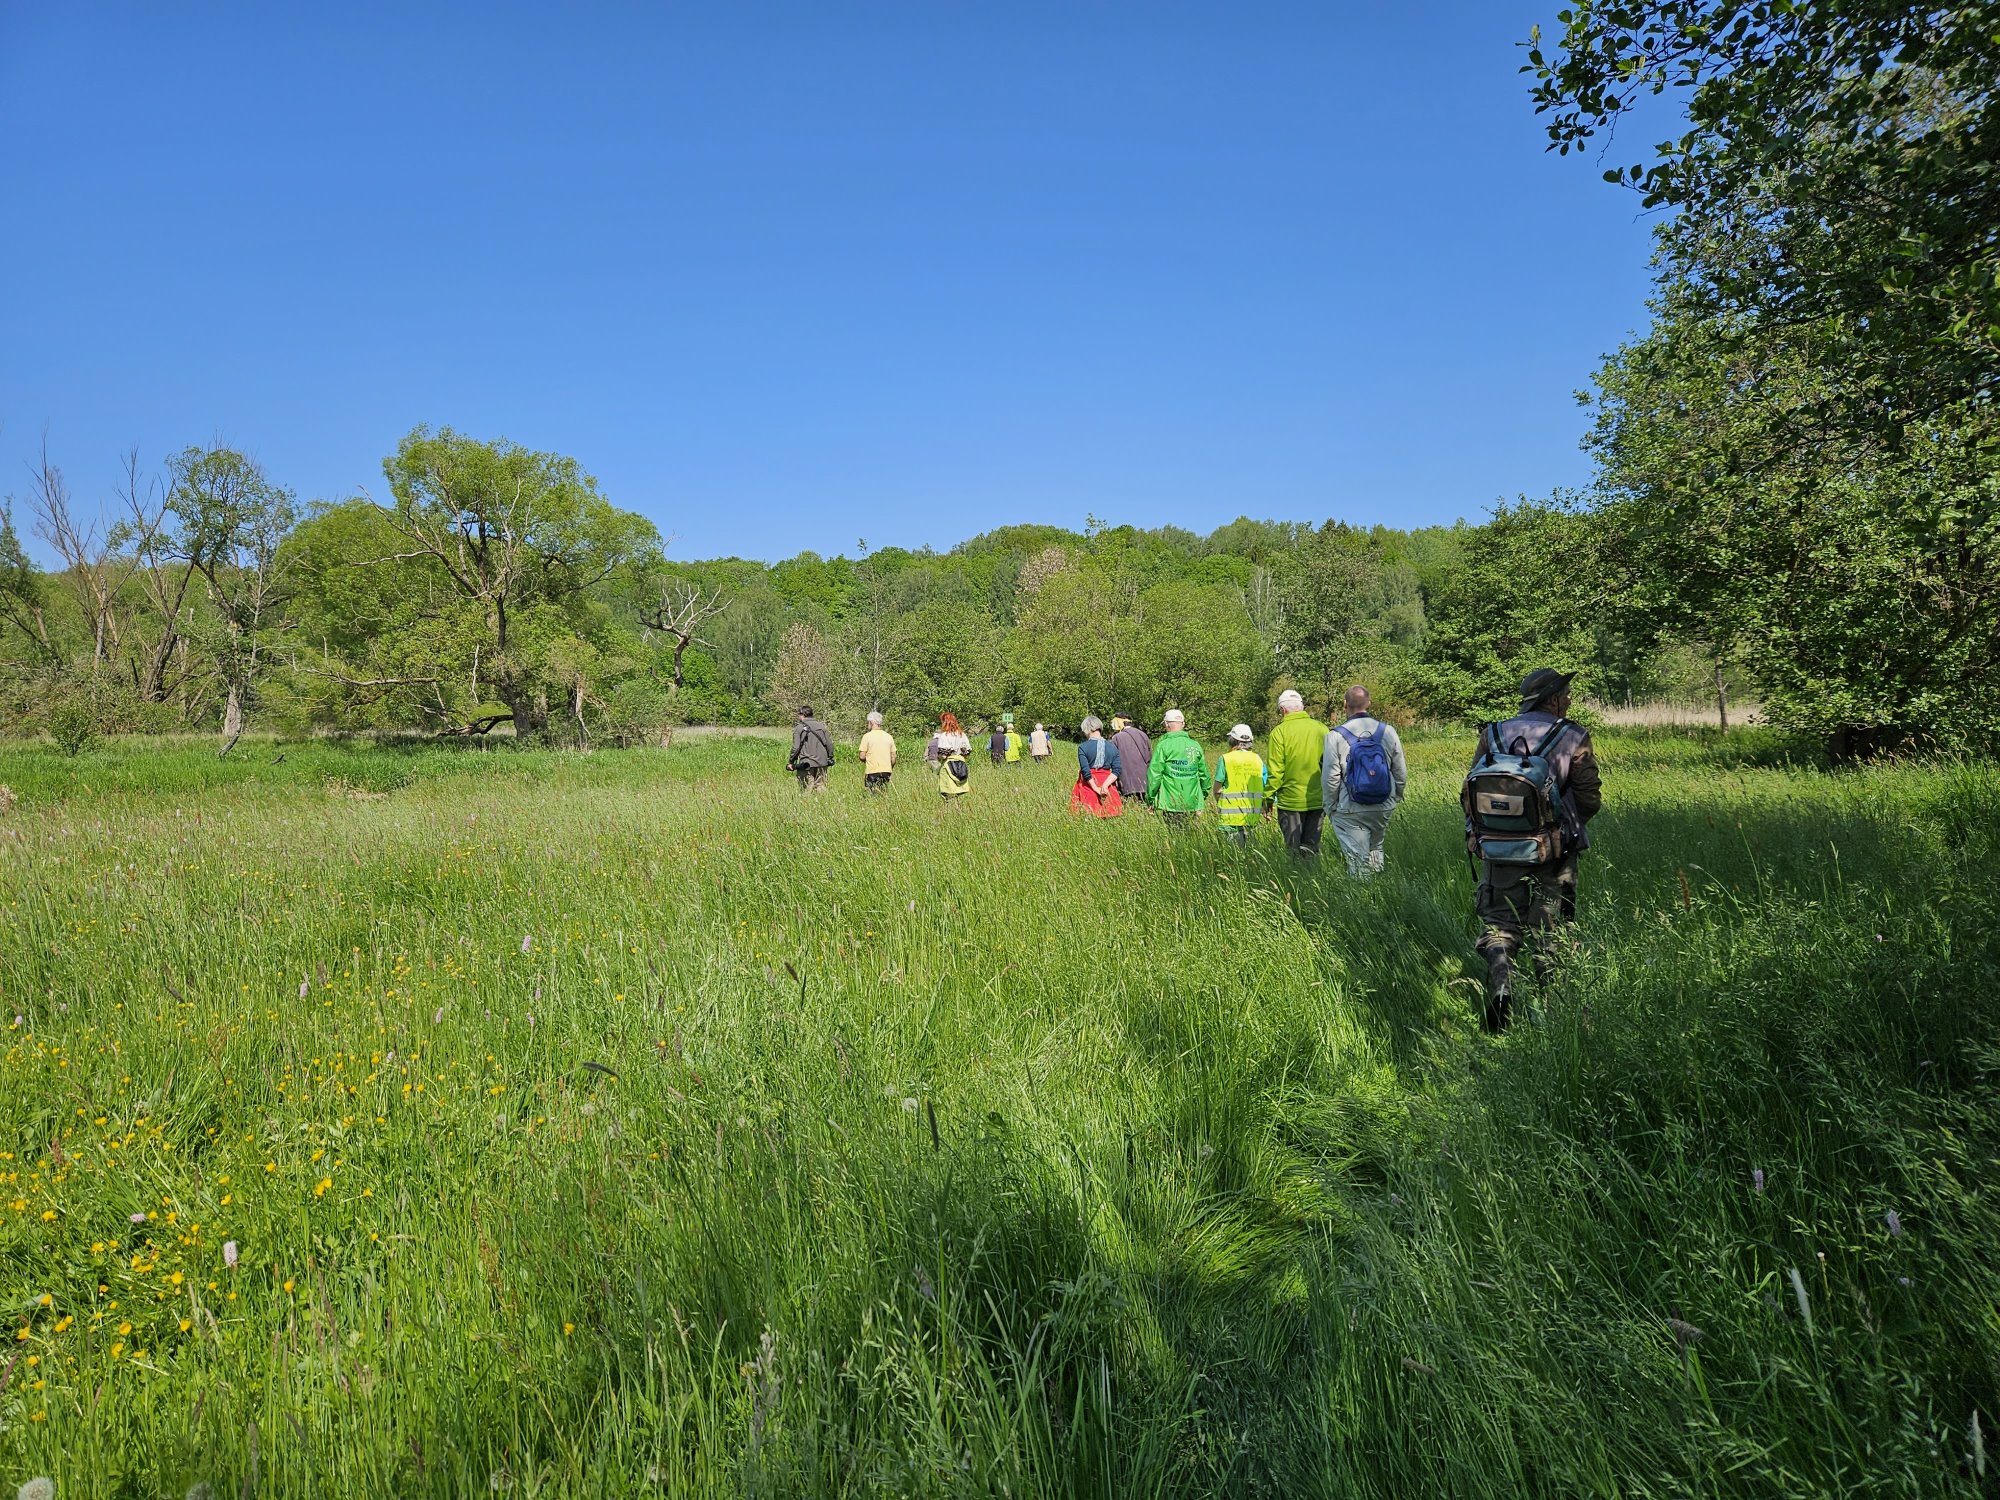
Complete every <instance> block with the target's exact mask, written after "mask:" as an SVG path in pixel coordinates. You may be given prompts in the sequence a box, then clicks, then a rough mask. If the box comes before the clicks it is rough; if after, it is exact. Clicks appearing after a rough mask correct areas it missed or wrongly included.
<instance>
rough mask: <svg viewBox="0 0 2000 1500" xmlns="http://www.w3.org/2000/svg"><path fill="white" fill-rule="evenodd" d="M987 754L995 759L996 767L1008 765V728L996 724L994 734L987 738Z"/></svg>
mask: <svg viewBox="0 0 2000 1500" xmlns="http://www.w3.org/2000/svg"><path fill="white" fill-rule="evenodd" d="M986 753H987V754H988V755H990V756H992V757H993V764H994V765H996V766H1000V765H1005V764H1006V763H1007V726H1006V725H1005V724H1001V723H995V724H994V726H993V732H992V733H991V734H989V735H988V736H987V737H986Z"/></svg>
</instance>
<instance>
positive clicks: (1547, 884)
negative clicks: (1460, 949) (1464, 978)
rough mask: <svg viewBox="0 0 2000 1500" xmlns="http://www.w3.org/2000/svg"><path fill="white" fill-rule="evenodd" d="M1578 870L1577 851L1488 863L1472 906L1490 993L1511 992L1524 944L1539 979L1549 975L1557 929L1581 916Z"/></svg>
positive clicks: (1496, 994) (1497, 994) (1493, 995)
mask: <svg viewBox="0 0 2000 1500" xmlns="http://www.w3.org/2000/svg"><path fill="white" fill-rule="evenodd" d="M1576 873H1577V856H1576V855H1575V854H1573V853H1572V854H1566V855H1564V856H1563V857H1562V858H1561V859H1558V860H1554V861H1552V862H1550V863H1549V864H1545V865H1495V864H1488V865H1486V866H1484V868H1483V870H1482V872H1481V878H1480V881H1479V889H1478V891H1477V892H1476V893H1475V894H1474V897H1473V908H1474V910H1475V911H1476V912H1477V913H1478V916H1479V948H1478V951H1479V956H1480V957H1481V958H1483V959H1485V960H1486V993H1487V995H1488V996H1489V997H1495V998H1497V997H1499V996H1501V995H1509V996H1511V995H1512V993H1513V990H1514V961H1515V959H1516V958H1517V957H1518V956H1519V954H1520V952H1521V950H1522V949H1523V948H1526V949H1527V950H1528V956H1529V959H1530V960H1531V962H1532V965H1533V968H1534V972H1535V978H1536V979H1537V981H1539V980H1541V979H1542V978H1543V977H1544V974H1545V971H1546V969H1547V965H1548V949H1549V945H1550V943H1551V941H1552V940H1553V938H1554V937H1555V934H1556V931H1557V929H1559V928H1561V927H1563V926H1565V925H1567V924H1568V923H1570V922H1574V921H1575V920H1576Z"/></svg>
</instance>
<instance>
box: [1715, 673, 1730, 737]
mask: <svg viewBox="0 0 2000 1500" xmlns="http://www.w3.org/2000/svg"><path fill="white" fill-rule="evenodd" d="M1715 722H1716V723H1717V724H1719V725H1721V726H1722V732H1723V733H1724V734H1727V733H1729V691H1728V689H1727V688H1725V687H1723V685H1722V663H1721V662H1717V663H1716V664H1715Z"/></svg>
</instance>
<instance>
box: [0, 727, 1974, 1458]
mask: <svg viewBox="0 0 2000 1500" xmlns="http://www.w3.org/2000/svg"><path fill="white" fill-rule="evenodd" d="M1603 748H1604V756H1605V761H1606V782H1607V793H1608V810H1607V812H1606V814H1605V816H1604V818H1603V819H1602V820H1601V823H1600V825H1599V829H1598V831H1597V833H1596V838H1597V848H1596V849H1595V850H1594V851H1593V853H1592V854H1591V856H1590V857H1589V859H1588V861H1587V863H1586V870H1585V882H1586V883H1585V888H1584V901H1583V910H1582V915H1583V921H1582V923H1581V924H1580V927H1579V930H1578V933H1577V936H1576V941H1575V943H1574V945H1573V947H1572V948H1571V949H1570V950H1569V951H1567V952H1566V953H1565V954H1564V955H1563V956H1562V958H1561V961H1560V962H1559V964H1558V966H1557V969H1556V971H1555V973H1554V975H1553V977H1552V979H1551V982H1550V984H1549V987H1548V990H1547V992H1546V993H1545V994H1543V995H1540V996H1538V997H1536V999H1537V1002H1538V1005H1539V1007H1540V1010H1541V1012H1542V1018H1541V1019H1540V1021H1539V1022H1538V1023H1537V1024H1530V1025H1523V1026H1521V1027H1520V1028H1518V1029H1517V1030H1516V1032H1515V1033H1513V1034H1511V1035H1510V1036H1508V1037H1507V1038H1505V1039H1504V1040H1501V1041H1498V1042H1495V1041H1491V1040H1488V1039H1486V1038H1483V1037H1481V1036H1480V1035H1479V1034H1478V1032H1477V1029H1476V1025H1475V1017H1476V1011H1477V1000H1478V993H1479V991H1478V980H1479V973H1480V971H1479V968H1478V965H1477V962H1476V960H1474V959H1473V957H1472V955H1471V953H1470V950H1469V943H1470V938H1471V921H1470V915H1469V905H1470V892H1471V875H1470V872H1469V871H1468V869H1467V867H1466V863H1465V859H1464V856H1463V852H1462V843H1461V841H1460V839H1459V837H1458V833H1457V815H1456V810H1455V805H1454V800H1453V799H1454V796H1455V789H1456V779H1457V775H1458V772H1459V769H1460V765H1459V763H1460V760H1461V758H1462V756H1463V754H1464V752H1465V747H1464V746H1462V745H1460V744H1458V743H1457V742H1455V741H1453V740H1450V739H1442V738H1418V739H1416V740H1415V741H1414V742H1413V743H1412V746H1411V752H1412V761H1413V771H1414V775H1415V778H1416V782H1415V785H1416V795H1415V796H1414V798H1413V799H1412V801H1411V802H1410V803H1409V804H1407V805H1406V806H1405V807H1404V808H1403V809H1402V810H1401V811H1400V812H1399V813H1398V815H1397V820H1396V823H1395V825H1394V828H1393V829H1392V832H1391V836H1390V870H1389V872H1388V873H1387V874H1386V875H1385V876H1384V877H1382V878H1381V879H1379V880H1377V881H1375V882H1373V883H1370V884H1365V885H1357V884H1354V883H1351V882H1349V881H1348V880H1346V879H1345V878H1344V877H1343V876H1342V875H1341V873H1340V871H1339V868H1338V861H1337V860H1332V861H1329V863H1328V864H1327V865H1326V866H1322V867H1320V868H1318V869H1303V870H1302V869H1299V868H1296V867H1294V866H1292V865H1290V864H1289V863H1288V862H1287V861H1286V860H1285V859H1284V857H1283V854H1282V851H1281V850H1279V849H1278V848H1276V847H1275V837H1274V835H1270V834H1268V833H1267V834H1266V836H1265V841H1264V842H1263V843H1261V844H1260V845H1259V846H1258V847H1256V848H1253V849H1252V850H1251V851H1250V852H1249V853H1247V854H1242V855H1239V854H1237V853H1236V852H1235V851H1233V850H1231V849H1229V848H1228V847H1227V846H1226V845H1224V844H1223V843H1222V841H1220V840H1219V839H1215V838H1211V837H1209V836H1208V835H1207V832H1206V831H1203V830H1197V831H1196V832H1194V833H1192V834H1185V835H1176V834H1174V833H1173V832H1171V831H1170V830H1167V829H1165V828H1163V827H1161V826H1160V825H1159V824H1158V823H1156V822H1155V821H1153V820H1151V819H1149V818H1146V817H1144V816H1141V815H1128V816H1127V817H1125V818H1124V819H1122V820H1119V821H1117V822H1113V823H1096V822H1089V823H1080V822H1077V821H1073V820H1071V819H1070V818H1069V817H1068V816H1067V814H1066V812H1065V810H1064V809H1065V804H1066V793H1067V781H1068V777H1067V775H1066V774H1065V773H1064V772H1063V770H1062V769H1060V766H1056V767H1048V768H1041V769H1037V768H1035V767H1031V766H1024V767H1020V768H1014V769H1010V770H1007V771H996V770H991V769H988V768H987V767H985V766H983V765H982V766H980V767H978V768H976V770H975V780H974V785H973V791H972V793H971V795H970V796H968V797H967V798H965V799H963V800H962V802H960V803H957V804H944V803H942V802H941V800H940V799H939V798H938V797H937V796H936V794H935V790H934V786H933V784H932V783H931V782H930V781H929V780H928V778H926V777H924V776H923V775H921V774H920V773H918V772H916V771H914V770H910V771H906V772H905V773H903V774H902V775H900V776H899V777H898V779H897V782H896V783H895V784H894V785H893V787H892V789H891V791H890V792H889V793H888V794H887V795H886V796H884V797H880V798H871V797H867V796H865V795H864V794H863V793H862V791H861V789H860V788H859V786H858V785H857V784H856V783H857V782H858V776H856V774H855V773H854V771H853V769H852V767H851V766H849V767H844V768H842V769H841V770H837V771H836V784H835V786H834V787H833V788H832V789H831V790H830V791H829V792H828V793H827V794H825V795H824V796H822V797H817V798H802V797H800V796H799V795H798V794H797V793H796V792H795V791H794V790H793V788H792V786H791V784H790V781H789V779H788V778H787V777H785V776H784V774H783V772H782V769H781V768H780V766H779V765H778V762H779V760H780V759H781V747H779V746H773V745H770V744H767V743H761V742H755V741H743V742H735V741H731V742H718V743H708V744H702V745H699V746H694V747H689V748H684V749H676V750H674V751H672V752H669V753H666V754H659V753H654V752H628V753H614V754H603V755H597V756H575V755H559V754H537V753H526V752H506V753H494V754H484V755H482V754H480V753H478V752H465V751H437V750H428V751H424V750H410V749H397V748H372V747H368V746H364V745H320V746H304V747H280V746H275V745H268V746H267V745H259V746H256V747H254V754H252V755H249V756H246V757H245V758H244V759H243V760H242V761H241V762H240V763H239V764H240V766H242V767H244V768H246V769H243V770H230V771H228V772H227V779H226V780H222V781H218V780H216V779H215V776H216V775H217V774H218V773H215V772H213V771H212V770H211V768H210V763H211V762H212V760H213V758H212V756H206V755H205V754H204V753H203V752H200V751H197V750H195V749H193V748H190V749H188V750H185V751H169V752H163V753H161V752H156V753H155V754H153V755H150V756H149V755H147V754H146V753H144V752H141V751H138V750H135V749H126V748H120V747H112V748H110V749H106V750H103V751H100V752H97V753H95V754H92V755H86V756H83V757H79V758H77V759H76V760H74V761H61V760H60V758H58V757H55V756H54V755H53V754H50V753H44V752H37V751H8V752H5V753H0V782H6V783H8V784H10V785H12V786H14V787H15V788H16V789H17V790H18V791H20V792H21V793H22V801H21V804H20V806H18V807H17V808H16V809H15V810H14V812H13V813H12V814H10V815H9V816H8V817H7V818H6V819H5V820H4V821H0V916H4V929H0V1010H4V1015H0V1025H4V1024H5V1023H7V1022H11V1021H13V1018H14V1016H15V1015H17V1014H18V1015H19V1016H20V1017H21V1020H20V1023H19V1024H18V1025H17V1026H15V1027H14V1028H13V1029H12V1030H11V1031H9V1032H8V1034H7V1038H6V1050H5V1052H4V1055H0V1150H4V1151H5V1152H6V1153H7V1155H6V1157H5V1159H4V1160H0V1177H4V1179H5V1180H4V1181H0V1299H4V1300H5V1301H6V1303H7V1305H8V1308H9V1311H10V1312H12V1313H13V1314H14V1323H13V1328H14V1329H15V1330H17V1331H20V1332H24V1333H25V1337H14V1338H13V1343H12V1344H11V1345H10V1347H9V1350H8V1355H9V1356H11V1359H12V1362H11V1363H10V1364H8V1365H6V1367H5V1370H6V1373H5V1377H4V1379H5V1385H4V1389H0V1424H4V1428H0V1478H4V1479H6V1480H8V1481H9V1482H14V1483H18V1482H19V1481H20V1480H21V1479H24V1478H26V1477H27V1476H29V1475H30V1474H36V1473H46V1474H50V1475H52V1476H54V1477H55V1478H56V1479H57V1480H58V1483H59V1486H60V1488H59V1493H61V1494H63V1495H65V1496H80V1495H106V1496H110V1495H126V1494H133V1495H155V1494H158V1495H173V1496H179V1495H182V1494H185V1493H186V1492H187V1490H188V1489H189V1487H190V1486H192V1485H194V1484H197V1483H208V1484H210V1485H212V1486H213V1488H214V1492H215V1493H217V1494H221V1493H224V1492H225V1491H226V1492H227V1493H230V1494H256V1495H290V1494H298V1495H323V1494H330V1493H339V1494H369V1495H373V1494H381V1495H398V1496H403V1495H460V1494H466V1493H473V1492H478V1493H496V1492H501V1493H519V1494H550V1495H572V1494H574V1495H649V1494H685V1495H709V1494H725V1493H726V1494H751V1495H801V1496H804V1495H826V1494H833V1495H843V1494H844V1495H864V1494H911V1495H933V1494H935V1495H1001V1494H1007V1495H1077V1496H1082V1495H1119V1496H1131V1495H1162V1496H1182V1495H1252V1494H1270V1495H1300V1494H1318V1493H1325V1494H1363V1495H1383V1496H1391V1495H1394V1496H1407V1495H1410V1494H1451V1495H1486V1494H1491V1495H1519V1494H1533V1495H1549V1496H1558V1495H1560V1496H1573V1495H1580V1494H1602V1495H1662V1496H1664V1495H1689V1494H1700V1495H1709V1494H1713V1495H1771V1496H1777V1495H1796V1494H1803V1493H1818V1494H1836V1495H1843V1494H1853V1495H1862V1494H1866V1495H1889V1494H1907V1495H1912V1496H1916V1495H1926V1496H1929V1495H1952V1494H1963V1495H1973V1494H1979V1493H1985V1492H1989V1491H1990V1490H1991V1488H1992V1487H1993V1485H1994V1484H1995V1479H1994V1475H1993V1473H1992V1471H1991V1467H1990V1461H1989V1460H1987V1459H1986V1458H1985V1456H1984V1447H1983V1445H1984V1441H1985V1438H1986V1437H1987V1435H1988V1434H1989V1433H1990V1428H1991V1423H1992V1416H1993V1413H1994V1411H1995V1409H1996V1404H1995V1396H1996V1391H1995V1384H1996V1371H2000V1319H1996V1313H1995V1309H1996V1307H2000V1271H1996V1264H2000V1261H1996V1257H1995V1254H1994V1246H1995V1244H1996V1238H1997V1237H2000V1211H1996V1209H1995V1208H1994V1206H1993V1204H1992V1202H1991V1199H1990V1194H1989V1193H1988V1191H1987V1187H1988V1179H1989V1178H1990V1176H1991V1174H1992V1171H1993V1164H1994V1162H1995V1160H1996V1159H2000V1109H1996V1105H2000V1099H1996V1082H2000V1045H1996V1043H1997V1042H2000V1025H1996V1022H2000V1006H1997V1005H1996V1002H1995V999H1994V996H1995V987H1996V982H2000V937H1996V926H1995V920H1994V919H1995V916H1996V912H1995V905H1996V901H1995V894H1994V879H1993V877H1994V872H1995V870H1996V868H2000V858H1996V856H2000V812H1996V808H2000V775H1996V773H1995V772H1994V770H1993V769H1991V768H1988V767H1973V766H1947V765H1939V766H1932V767H1906V768H1882V769H1876V770H1870V771H1865V772H1857V773H1844V774H1840V775H1829V774H1826V773H1823V772H1820V771H1818V770H1814V769H1810V768H1806V767H1801V766H1794V765H1790V764H1788V763H1787V762H1786V761H1785V759H1784V757H1783V754H1782V750H1781V747H1779V746H1778V745H1777V744H1776V743H1775V742H1772V741H1762V740H1752V739H1746V738H1744V737H1741V736H1738V737H1733V738H1728V739H1724V738H1721V737H1716V736H1709V737H1706V738H1692V737H1690V738H1676V737H1671V736H1663V735H1647V736H1641V735H1634V736H1622V737H1621V736H1609V737H1606V739H1605V740H1604V742H1603ZM279 755H282V756H283V757H284V758H283V759H282V760H277V759H276V757H277V756H279ZM221 764H222V765H223V766H224V767H225V768H227V767H228V766H229V762H223V763H221ZM1329 849H1331V842H1330V841H1329ZM1760 1174H1761V1175H1760ZM1892 1213H1893V1214H1894V1219H1893V1220H1892V1219H1891V1218H1890V1215H1891V1214H1892ZM135 1214H136V1215H139V1216H140V1218H139V1219H138V1221H137V1222H135V1221H134V1220H133V1217H132V1216H133V1215H135ZM51 1215H52V1217H48V1216H51ZM225 1242H232V1243H234V1245H235V1246H236V1247H237V1262H236V1264H235V1266H234V1267H233V1268H231V1267H229V1266H227V1265H226V1264H225V1261H224V1255H223V1248H222V1247H223V1245H224V1243H225ZM44 1298H46V1299H47V1301H46V1302H44V1301H43V1299H44ZM65 1320H68V1321H67V1322H65ZM128 1325H129V1328H128ZM121 1330H125V1331H121ZM9 1336H10V1337H13V1335H12V1334H10V1335H9ZM31 1359H32V1360H33V1361H34V1363H32V1364H31V1363H29V1361H30V1360H31ZM1975 1419H1976V1425H1975ZM1982 1466H1985V1467H1982Z"/></svg>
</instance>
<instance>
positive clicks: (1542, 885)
mask: <svg viewBox="0 0 2000 1500" xmlns="http://www.w3.org/2000/svg"><path fill="white" fill-rule="evenodd" d="M1575 675H1576V674H1575V673H1574V672H1558V671H1556V670H1554V669H1553V668H1551V667H1539V668H1537V669H1536V670H1535V671H1532V672H1530V673H1529V674H1528V675H1527V676H1526V677H1524V678H1523V679H1521V711H1520V713H1518V714H1516V715H1515V716H1514V717H1513V718H1511V719H1506V720H1503V721H1502V722H1501V723H1500V724H1499V725H1497V726H1495V730H1496V733H1495V738H1496V739H1497V740H1498V743H1499V745H1500V747H1501V748H1502V749H1503V750H1505V751H1508V752H1510V753H1513V754H1527V753H1530V752H1539V753H1540V754H1542V755H1544V756H1546V757H1547V758H1548V759H1549V760H1550V762H1551V764H1552V767H1553V770H1554V776H1555V781H1556V785H1557V786H1559V787H1560V788H1561V790H1562V826H1561V836H1560V839H1559V841H1558V847H1559V848H1560V850H1561V852H1560V853H1559V854H1558V855H1557V856H1556V857H1555V858H1554V859H1551V860H1548V861H1546V862H1545V863H1542V864H1528V865H1521V864H1496V863H1494V862H1493V861H1491V860H1486V861H1483V862H1482V865H1481V878H1480V881H1479V890H1478V893H1477V895H1476V896H1475V898H1474V908H1475V910H1476V911H1477V913H1478V916H1479V923H1480V934H1479V945H1478V952H1479V954H1480V956H1481V957H1483V958H1484V959H1485V960H1486V1015H1485V1026H1486V1029H1487V1030H1488V1031H1492V1032H1499V1031H1505V1030H1506V1029H1507V1024H1508V1022H1509V1021H1510V1020H1512V1019H1513V1007H1514V958H1515V955H1516V954H1518V953H1519V952H1520V950H1521V948H1522V946H1523V944H1524V943H1525V944H1527V945H1528V946H1529V947H1530V952H1531V956H1532V959H1533V964H1534V970H1535V977H1536V979H1537V980H1538V981H1539V980H1540V979H1541V978H1542V977H1543V974H1544V971H1545V969H1546V962H1547V961H1546V956H1545V950H1546V947H1547V944H1548V942H1549V940H1550V938H1551V937H1552V936H1553V935H1554V933H1555V932H1556V930H1557V929H1558V928H1559V927H1561V926H1563V925H1565V924H1566V923H1569V922H1571V921H1574V920H1575V917H1576V877H1577V863H1578V859H1579V857H1580V856H1581V854H1582V853H1583V851H1584V850H1585V849H1588V848H1589V847H1590V831H1589V829H1588V827H1587V826H1586V825H1587V824H1588V823H1589V822H1590V820H1591V819H1592V818H1594V817H1596V816H1597V814H1598V811H1599V809H1601V808H1602V807H1603V806H1604V788H1603V784H1602V782H1601V781H1600V780H1599V777H1598V773H1597V752H1596V750H1595V749H1593V748H1592V746H1591V743H1590V732H1589V731H1588V730H1587V729H1584V728H1583V727H1582V726H1581V725H1578V724H1565V723H1564V720H1565V718H1566V716H1567V715H1568V713H1569V708H1570V696H1569V684H1570V679H1571V678H1573V677H1574V676H1575ZM1558 724H1564V727H1563V729H1562V731H1561V732H1560V733H1559V734H1556V735H1555V736H1554V737H1553V738H1552V739H1551V738H1550V731H1552V730H1553V729H1554V728H1555V726H1556V725H1558ZM1545 742H1546V743H1545ZM1485 749H1486V742H1485V741H1484V740H1482V741H1481V747H1480V755H1481V756H1482V757H1483V756H1484V754H1485ZM1474 763H1475V765H1476V764H1477V760H1475V762H1474ZM1468 832H1470V829H1469V827H1468Z"/></svg>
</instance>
